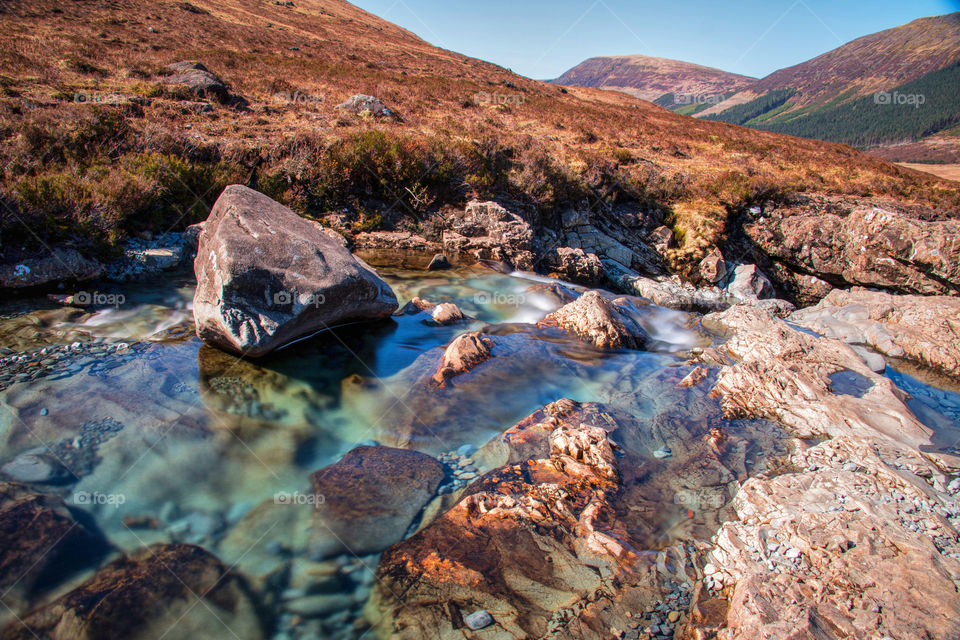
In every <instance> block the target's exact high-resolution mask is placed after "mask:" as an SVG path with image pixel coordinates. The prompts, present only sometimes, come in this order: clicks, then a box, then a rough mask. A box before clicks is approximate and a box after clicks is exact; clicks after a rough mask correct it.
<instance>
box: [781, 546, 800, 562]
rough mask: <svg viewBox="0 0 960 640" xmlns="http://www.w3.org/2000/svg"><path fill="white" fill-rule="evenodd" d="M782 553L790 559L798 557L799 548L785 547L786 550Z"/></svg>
mask: <svg viewBox="0 0 960 640" xmlns="http://www.w3.org/2000/svg"><path fill="white" fill-rule="evenodd" d="M783 555H784V556H785V557H786V558H789V559H790V560H793V559H794V558H799V557H800V549H796V548H793V547H791V548H789V549H787V551H786V552H785V553H784V554H783Z"/></svg>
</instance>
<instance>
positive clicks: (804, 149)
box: [0, 0, 960, 270]
mask: <svg viewBox="0 0 960 640" xmlns="http://www.w3.org/2000/svg"><path fill="white" fill-rule="evenodd" d="M0 43H3V44H0V166H2V167H4V169H3V171H2V172H0V205H2V206H0V237H2V239H3V243H2V245H0V253H2V255H0V263H2V262H9V261H10V260H17V259H19V258H18V257H17V256H19V255H22V254H25V253H28V252H29V251H32V250H36V251H42V250H44V249H45V248H46V247H51V246H68V247H71V248H74V249H76V250H78V251H80V252H81V253H83V254H102V253H104V252H105V253H110V252H115V251H116V250H117V246H118V245H119V243H121V242H123V241H124V240H125V239H127V238H130V237H134V236H138V235H147V234H156V233H163V232H164V231H167V230H171V229H174V230H176V229H183V228H184V227H185V226H186V225H188V224H191V223H195V222H198V221H200V220H203V219H205V218H206V217H207V215H208V213H209V209H210V207H211V205H212V204H213V202H214V201H215V200H216V198H217V196H218V195H219V193H220V192H221V191H222V190H223V188H224V187H225V186H226V185H228V184H232V183H240V184H246V185H248V186H251V187H253V188H255V189H257V190H259V191H261V192H263V193H266V194H267V195H269V196H270V197H272V198H274V199H276V200H279V201H280V202H282V203H283V204H286V205H288V206H290V207H292V208H293V209H294V210H295V211H297V212H298V213H300V214H301V215H303V216H306V217H309V218H312V219H317V220H320V219H327V218H329V217H331V216H337V217H340V218H343V219H346V220H347V221H348V222H349V224H350V225H352V228H354V229H358V230H371V229H384V230H404V229H415V230H418V232H419V233H426V234H428V235H429V233H430V230H431V229H435V228H437V224H436V221H437V220H438V219H440V218H442V217H443V216H445V215H448V214H449V211H451V210H452V209H453V208H462V207H463V206H464V205H465V203H467V202H468V201H470V200H471V199H484V200H487V199H497V200H499V201H501V202H508V203H511V206H513V207H515V208H516V209H517V210H521V211H524V212H526V213H525V215H528V216H529V217H530V218H531V219H532V220H537V221H544V223H549V224H552V222H550V221H552V220H557V219H559V218H560V216H561V214H563V213H564V212H566V211H568V210H569V209H571V208H572V207H576V208H577V209H579V210H585V209H586V210H590V211H591V212H594V213H596V214H597V215H601V214H602V215H604V216H612V217H623V216H624V215H627V214H624V213H623V211H624V210H627V211H628V213H629V216H632V217H633V218H632V219H640V220H642V221H645V222H643V224H647V222H652V223H656V224H660V223H661V222H665V223H666V224H668V225H670V226H671V227H672V228H673V229H674V232H675V236H676V237H677V238H678V239H679V244H680V246H679V247H678V248H677V249H676V250H675V251H673V252H672V253H671V254H670V257H669V258H668V260H669V261H670V265H669V266H670V267H671V268H675V269H676V270H683V269H685V268H687V267H689V266H690V265H691V264H696V263H698V262H699V260H700V259H701V258H702V257H703V255H704V253H705V252H706V251H707V250H708V248H709V247H710V246H713V245H717V244H719V243H722V242H723V239H724V238H725V237H726V234H728V233H730V227H729V225H728V224H727V219H728V216H729V215H730V212H732V211H740V210H743V209H744V208H748V207H752V206H755V205H757V204H761V203H763V202H765V201H769V200H771V199H778V198H779V199H783V198H787V197H789V196H790V195H791V194H794V193H798V192H806V193H813V194H833V195H842V194H852V195H863V194H871V195H872V196H875V197H897V198H900V199H901V200H902V201H904V202H909V203H913V204H916V205H918V206H923V207H927V208H932V209H937V210H939V211H954V210H957V209H958V208H960V196H958V194H957V193H956V190H951V189H949V188H945V186H944V185H948V183H944V182H941V181H939V180H938V179H936V178H934V177H933V176H929V175H926V174H923V173H920V172H915V171H910V170H907V169H903V168H901V167H898V166H896V165H893V164H889V163H887V162H884V161H882V160H879V159H877V158H873V157H870V156H867V155H865V154H862V153H859V152H856V151H854V150H852V149H850V148H849V147H846V146H841V145H834V144H829V143H823V142H819V141H813V140H797V139H794V138H789V137H786V136H781V135H778V134H774V133H768V132H763V131H755V130H751V129H746V128H742V127H738V126H734V125H730V124H726V123H722V122H709V121H703V120H691V119H690V118H688V117H685V116H681V115H678V114H675V113H672V112H670V111H669V110H667V109H662V108H660V107H658V106H656V105H653V104H650V103H649V102H644V101H642V100H637V99H636V98H634V97H632V96H630V95H627V94H624V93H618V92H612V91H603V90H599V89H593V88H580V87H576V88H565V87H560V86H556V85H553V84H549V83H544V82H537V81H533V80H530V79H528V78H524V77H521V76H518V75H515V74H513V73H511V72H510V71H508V70H506V69H503V68H501V67H498V66H496V65H493V64H490V63H487V62H483V61H481V60H476V59H473V58H469V57H467V56H464V55H461V54H458V53H454V52H451V51H446V50H443V49H439V48H437V47H434V46H432V45H430V44H428V43H427V42H425V41H423V40H421V39H420V38H418V37H416V36H415V35H413V34H412V33H410V32H409V31H406V30H404V29H401V28H399V27H397V26H395V25H392V24H390V23H388V22H386V21H384V20H382V19H380V18H378V17H376V16H374V15H372V14H369V13H366V12H364V11H362V10H360V9H358V8H356V7H354V6H353V5H350V4H349V3H347V2H343V1H341V0H295V1H294V2H289V1H287V2H265V1H263V0H190V1H189V2H159V3H154V4H151V5H150V6H149V8H147V9H145V8H144V5H143V3H141V2H136V1H135V0H110V1H106V0H74V1H72V2H69V3H64V2H61V1H57V0H33V1H31V2H12V3H11V2H7V3H2V4H0ZM174 63H176V64H175V65H174V67H172V68H171V67H170V65H171V64H174ZM201 67H202V68H201ZM203 69H205V71H204V70H203ZM217 83H220V84H217ZM358 94H364V95H368V96H374V97H376V98H377V99H379V100H381V101H382V102H383V103H384V104H385V105H386V109H387V110H384V109H383V108H380V107H378V106H377V103H376V102H371V101H368V100H367V99H365V98H355V99H353V100H352V101H351V100H350V99H351V97H353V96H356V95H358ZM358 105H360V106H358ZM364 105H367V106H364ZM371 106H372V107H373V108H370V107H371Z"/></svg>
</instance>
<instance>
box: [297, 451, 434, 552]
mask: <svg viewBox="0 0 960 640" xmlns="http://www.w3.org/2000/svg"><path fill="white" fill-rule="evenodd" d="M443 477H444V468H443V465H441V464H440V463H439V462H438V461H437V460H435V459H434V458H432V457H430V456H428V455H426V454H423V453H419V452H417V451H409V450H405V449H392V448H389V447H366V446H364V447H357V448H356V449H353V450H352V451H350V452H349V453H347V455H345V456H344V457H343V459H342V460H340V461H339V462H337V463H336V464H332V465H330V466H328V467H324V468H323V469H321V470H319V471H317V472H315V473H314V474H313V475H312V476H311V477H310V482H311V485H312V487H313V492H314V494H315V496H316V498H317V499H316V501H315V502H316V510H315V512H314V516H315V517H314V524H313V527H312V529H313V535H312V539H311V551H312V553H313V554H315V555H320V556H330V555H338V554H341V553H345V552H348V553H350V554H352V555H367V554H370V553H377V552H380V551H383V550H384V549H386V548H387V547H389V546H390V545H391V544H393V543H395V542H399V541H400V540H402V539H403V537H404V535H406V533H407V530H408V529H409V528H410V525H411V524H413V522H414V519H415V518H416V517H417V516H418V515H419V514H420V512H421V510H422V509H423V507H424V506H425V505H426V504H427V503H428V502H429V501H430V500H431V499H432V498H433V497H434V494H435V493H436V490H437V487H438V486H439V485H440V481H441V480H443Z"/></svg>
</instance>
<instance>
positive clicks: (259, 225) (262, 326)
mask: <svg viewBox="0 0 960 640" xmlns="http://www.w3.org/2000/svg"><path fill="white" fill-rule="evenodd" d="M194 271H195V272H196V275H197V291H196V293H195V295H194V298H193V307H194V316H195V318H196V323H197V335H198V336H199V337H200V338H201V339H203V340H204V341H205V342H208V343H210V344H213V345H216V346H218V347H221V348H223V349H226V350H228V351H233V352H236V353H240V354H242V355H245V356H251V357H258V356H263V355H265V354H267V353H269V352H270V351H273V350H274V349H276V348H278V347H281V346H283V345H285V344H287V343H289V342H292V341H294V340H296V339H298V338H302V337H304V336H307V335H310V334H313V333H316V332H318V331H322V330H324V329H327V328H329V327H332V326H336V325H339V324H343V323H347V322H352V321H357V320H372V319H377V318H386V317H389V316H390V314H392V313H393V312H394V311H396V309H397V298H396V296H395V295H394V294H393V291H392V290H391V289H390V287H389V285H387V283H386V282H384V281H383V280H382V279H381V278H380V277H379V276H378V275H377V273H376V271H374V270H373V269H372V268H371V267H370V266H368V265H367V264H366V263H365V262H363V261H362V260H359V259H358V258H355V257H354V256H353V255H351V254H350V252H349V251H348V250H347V249H346V248H344V247H343V245H341V244H340V243H339V242H337V241H336V240H335V239H333V238H332V237H331V236H329V235H328V234H326V233H324V232H323V230H321V229H320V228H318V227H317V226H315V225H313V224H311V223H310V222H308V221H307V220H304V219H303V218H301V217H300V216H298V215H297V214H295V213H294V212H293V211H291V210H290V209H288V208H287V207H285V206H283V205H281V204H280V203H278V202H275V201H273V200H271V199H270V198H268V197H267V196H265V195H263V194H262V193H258V192H256V191H254V190H252V189H248V188H247V187H244V186H241V185H231V186H229V187H227V188H226V189H224V191H223V193H222V194H221V195H220V197H219V198H218V199H217V203H216V204H215V205H214V207H213V211H212V212H211V213H210V217H209V218H208V219H207V221H206V222H205V223H204V225H203V232H202V233H201V234H200V244H199V248H198V251H197V258H196V261H195V263H194Z"/></svg>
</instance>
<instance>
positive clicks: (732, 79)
mask: <svg viewBox="0 0 960 640" xmlns="http://www.w3.org/2000/svg"><path fill="white" fill-rule="evenodd" d="M754 80H755V78H751V77H749V76H741V75H737V74H735V73H729V72H727V71H721V70H720V69H714V68H712V67H704V66H701V65H698V64H693V63H690V62H681V61H679V60H670V59H668V58H654V57H651V56H639V55H636V56H615V57H598V58H590V59H589V60H585V61H584V62H581V63H580V64H578V65H577V66H575V67H573V68H572V69H570V70H569V71H567V72H566V73H564V74H563V75H562V76H560V77H559V78H557V79H555V80H551V82H553V83H555V84H560V85H571V86H577V87H594V88H597V89H613V90H616V91H622V92H624V93H629V94H630V95H632V96H635V97H637V98H641V99H643V100H649V101H651V102H656V103H657V104H659V105H660V106H664V107H667V108H668V109H672V110H674V111H677V112H679V113H685V114H689V113H695V112H697V111H700V110H703V109H706V108H708V107H710V106H712V105H713V104H715V103H716V101H717V100H719V99H722V98H724V97H728V96H730V95H733V94H736V93H738V92H739V91H741V90H742V89H744V88H745V87H747V86H749V85H750V84H751V83H752V82H753V81H754Z"/></svg>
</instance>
